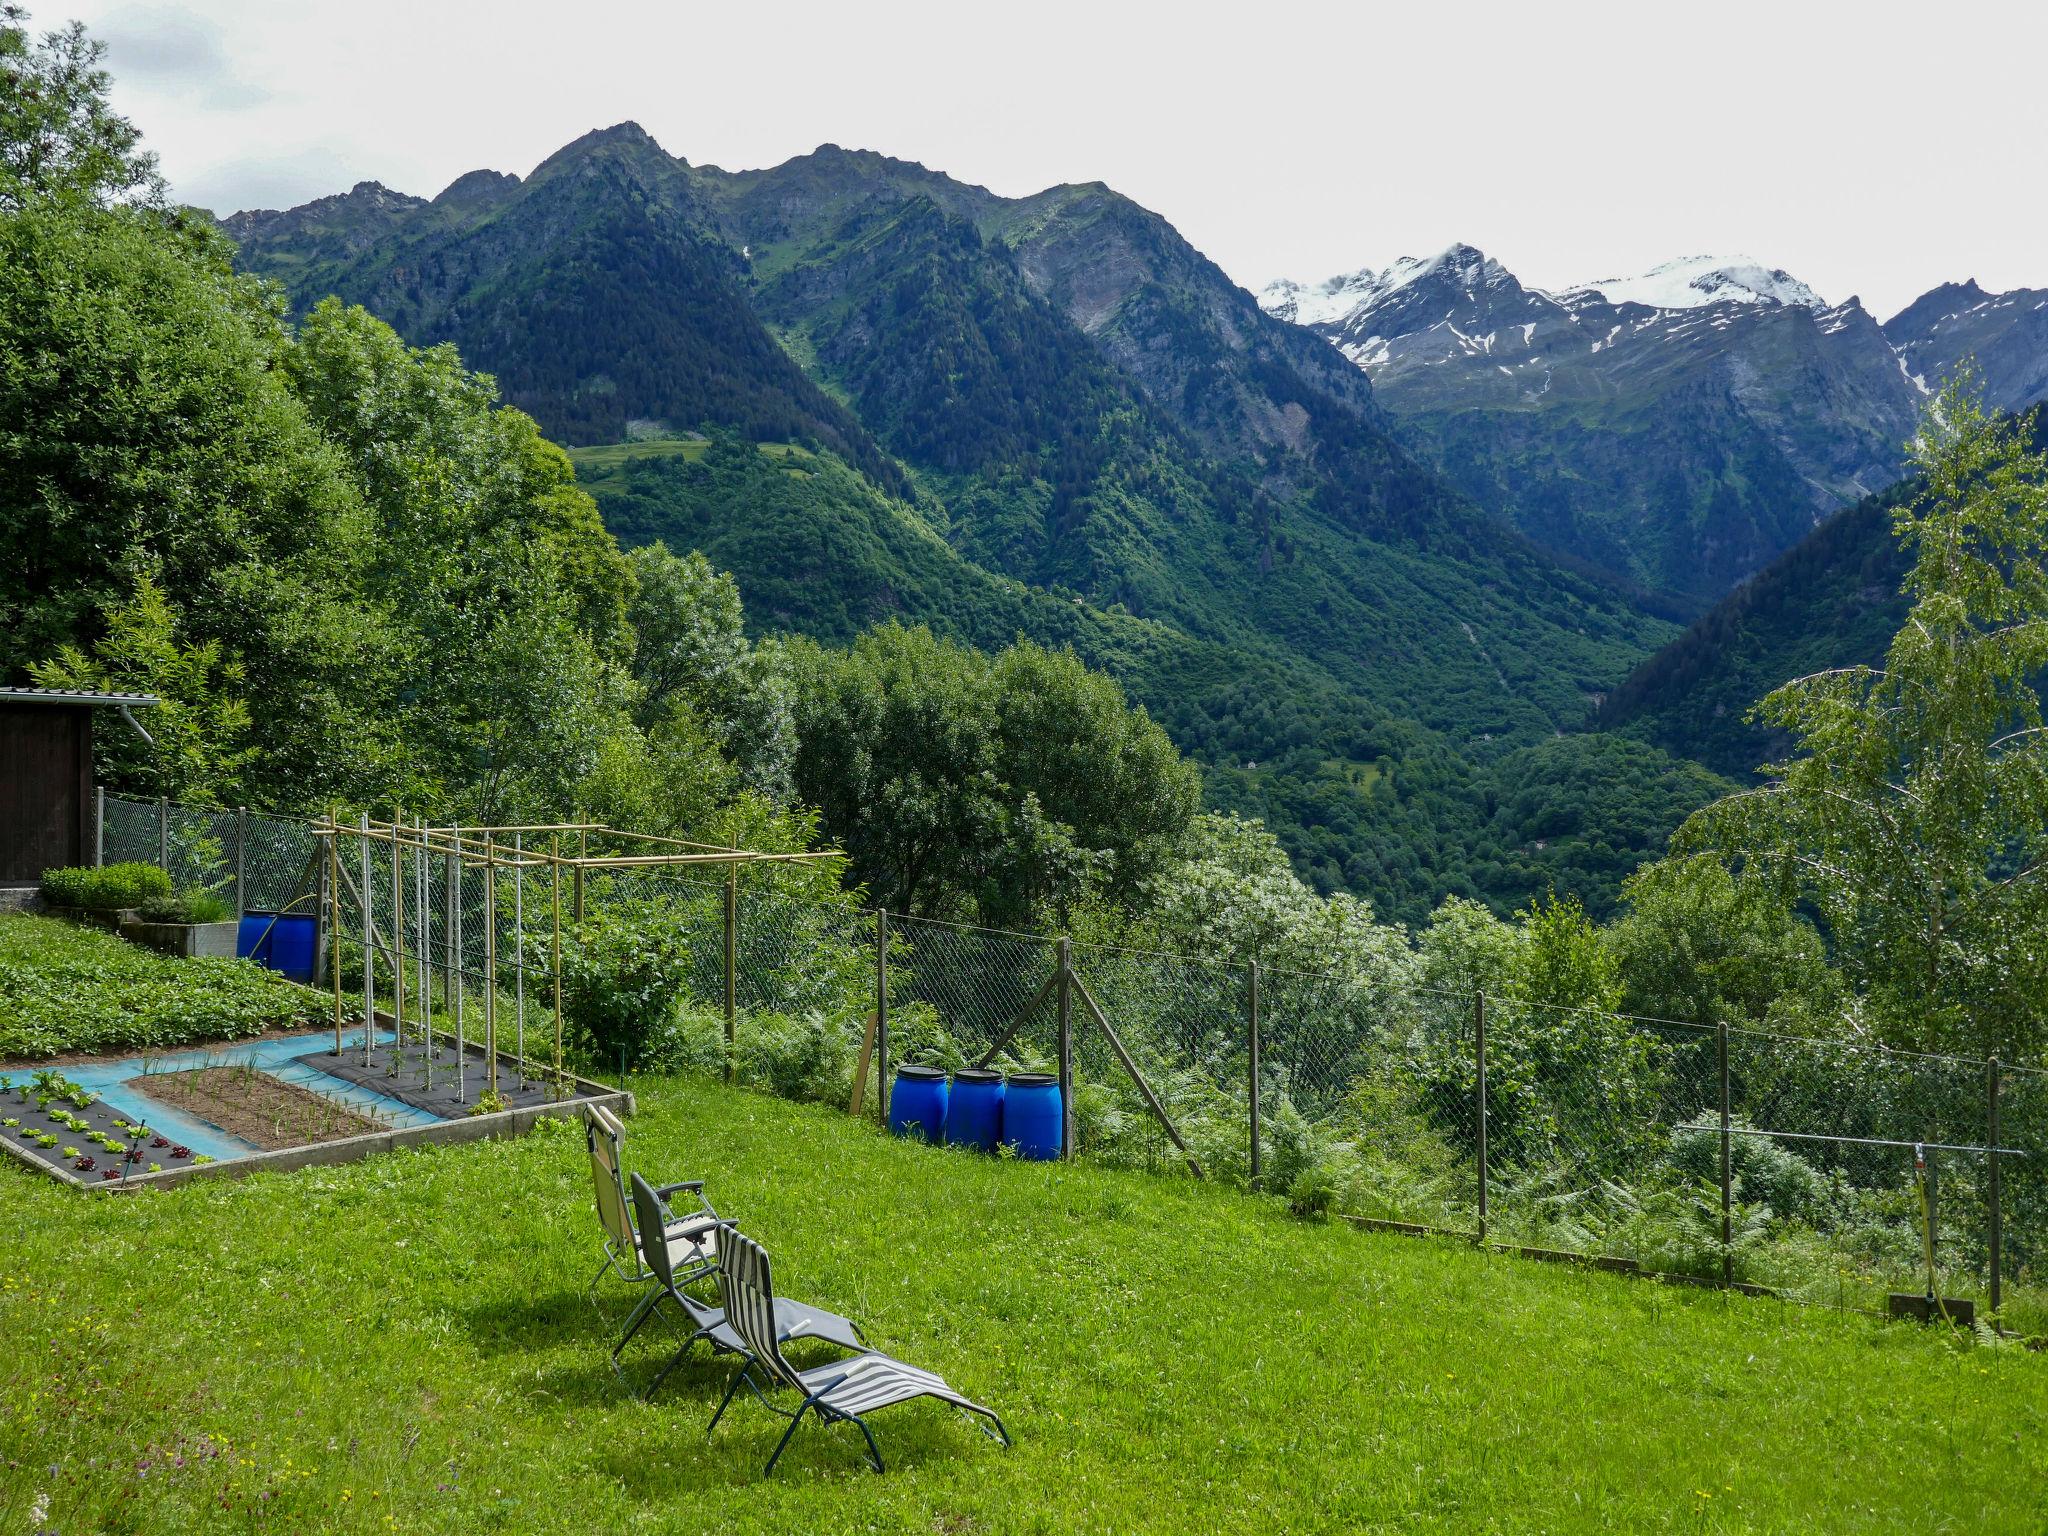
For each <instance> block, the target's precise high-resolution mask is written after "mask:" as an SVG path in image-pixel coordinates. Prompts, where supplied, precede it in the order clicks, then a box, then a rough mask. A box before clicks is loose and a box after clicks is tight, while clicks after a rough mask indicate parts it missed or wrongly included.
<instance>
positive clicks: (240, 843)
mask: <svg viewBox="0 0 2048 1536" xmlns="http://www.w3.org/2000/svg"><path fill="white" fill-rule="evenodd" d="M248 911H249V807H247V806H246V805H238V806H236V807H235V916H236V917H238V918H240V917H245V916H247V915H248Z"/></svg>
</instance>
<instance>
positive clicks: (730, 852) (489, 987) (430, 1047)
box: [313, 814, 845, 1103]
mask: <svg viewBox="0 0 2048 1536" xmlns="http://www.w3.org/2000/svg"><path fill="white" fill-rule="evenodd" d="M313 832H314V835H315V837H317V838H319V839H321V840H322V841H323V842H324V843H325V844H326V853H325V861H326V866H327V869H328V872H329V874H330V876H331V878H330V879H329V880H328V882H327V911H326V913H325V914H324V916H325V918H326V920H327V922H328V930H329V933H330V934H331V935H332V943H333V948H334V960H335V963H334V965H333V966H332V967H330V976H331V980H332V984H333V989H334V1049H335V1054H336V1055H339V1054H340V1053H341V1050H342V1032H343V1027H344V1026H343V1020H344V1017H345V1015H346V1013H347V1011H348V1010H347V1008H346V1007H345V1005H344V999H343V992H342V985H341V965H340V957H341V932H342V922H341V914H342V898H343V896H344V895H349V896H352V897H354V899H355V901H356V903H357V907H358V910H359V911H360V913H361V917H362V922H361V943H362V947H363V997H362V1024H363V1059H364V1061H365V1063H366V1064H367V1063H368V1061H369V1060H370V1054H371V1051H372V1048H373V1046H374V1042H375V1040H376V1033H377V1018H376V1015H377V1008H376V985H375V979H374V972H375V968H376V961H377V959H378V958H381V959H382V960H383V961H384V963H385V964H386V966H387V967H388V968H389V969H390V971H391V974H392V976H393V978H394V991H393V1010H392V1026H393V1041H392V1047H393V1058H394V1070H396V1064H397V1062H398V1061H399V1060H401V1059H402V1057H403V1054H404V1051H405V1048H406V1024H407V1022H408V1020H407V1018H406V1011H405V1010H406V1004H405V1001H404V997H405V987H406V981H405V977H406V964H407V958H408V957H407V954H406V939H407V934H406V926H407V924H406V917H407V915H408V914H407V913H406V912H405V910H404V907H405V904H406V901H407V896H406V894H405V885H406V884H407V882H406V881H405V880H404V879H403V878H402V876H401V871H402V869H403V866H404V864H405V860H406V856H407V854H408V853H409V854H410V855H411V856H412V859H413V861H414V886H413V891H412V895H411V902H412V905H413V909H414V910H413V912H412V913H411V914H410V915H411V917H412V919H413V928H414V933H413V946H412V947H413V951H414V953H413V956H412V958H413V959H415V960H416V961H417V962H418V965H419V968H420V994H419V998H418V1000H417V1002H416V1004H415V1009H414V1011H415V1014H416V1016H417V1017H416V1020H415V1021H413V1022H416V1024H417V1027H418V1029H419V1033H420V1045H421V1046H422V1049H423V1061H424V1062H425V1064H426V1071H427V1072H428V1074H429V1084H430V1085H431V1073H432V1071H433V1067H432V1062H433V1057H434V1023H433V1012H432V1006H431V1001H432V1000H431V983H430V980H429V976H430V972H431V968H432V967H433V965H434V963H435V962H434V959H433V939H432V923H433V917H432V913H431V910H430V907H431V903H430V902H429V901H428V899H427V898H426V896H425V894H424V893H425V891H426V889H427V887H428V884H429V877H428V874H427V867H428V866H427V861H428V860H439V861H441V863H442V866H443V869H444V874H445V879H446V882H447V893H446V894H447V910H446V912H445V913H444V915H443V918H442V928H443V934H442V939H443V943H444V946H445V949H446V957H445V959H444V960H443V961H442V962H441V968H442V973H443V987H444V990H443V995H444V998H446V999H447V1000H448V1002H449V1011H450V1012H452V1014H453V1023H454V1034H455V1047H456V1076H455V1084H456V1096H457V1099H458V1101H459V1102H464V1103H466V1102H468V1099H467V1094H468V1089H467V1078H466V1075H465V1072H464V1070H463V1069H464V1065H465V1063H466V1052H467V1049H468V1041H467V1038H466V1033H465V1025H464V1020H463V1013H462V1004H463V988H462V976H463V955H464V951H463V948H462V937H461V928H462V900H461V880H462V877H463V875H464V874H466V873H469V872H472V871H476V870H481V871H482V872H483V883H484V910H485V913H486V914H487V915H486V920H485V932H484V954H485V959H484V966H485V976H484V981H485V985H484V996H483V1010H484V1019H483V1027H484V1038H483V1041H482V1042H481V1043H482V1046H483V1051H484V1060H485V1073H486V1082H487V1088H486V1092H488V1093H490V1094H492V1095H496V1094H497V1092H498V1038H497V1022H498V1019H497V1015H498V987H499V982H500V980H501V979H502V978H501V975H500V971H501V966H502V960H503V957H502V954H501V952H500V946H499V944H498V882H499V877H500V875H501V873H505V874H509V875H510V877H511V884H512V913H513V919H514V923H515V925H516V926H517V929H518V932H519V934H520V942H519V944H518V946H517V958H516V960H515V961H514V963H513V969H514V971H515V973H516V977H515V981H514V990H513V996H514V1000H515V1001H514V1008H515V1018H516V1026H515V1027H516V1038H517V1046H516V1055H517V1057H518V1066H519V1074H520V1081H521V1086H522V1087H523V1086H525V1085H526V1081H527V1077H526V1073H527V1057H526V971H527V969H528V967H527V963H526V952H527V944H526V940H525V928H524V924H525V919H526V910H527V909H526V876H527V874H528V872H529V871H531V872H533V873H534V874H535V876H536V877H537V878H539V879H542V880H544V881H545V884H546V889H547V901H548V904H549V907H550V908H551V911H550V914H549V944H548V963H547V973H548V976H549V980H550V981H551V983H552V991H553V994H554V1044H553V1062H552V1065H551V1067H550V1068H549V1079H550V1081H551V1084H552V1086H553V1087H554V1089H555V1091H556V1092H557V1093H560V1092H561V1091H562V1086H563V1084H564V1083H565V1082H566V1081H567V1074H566V1072H565V1070H564V1063H563V1059H562V1058H563V1045H562V916H563V914H562V876H563V874H564V872H567V873H568V874H569V876H570V878H571V885H572V891H573V895H574V901H575V911H574V913H573V914H572V921H581V919H582V916H583V911H582V905H583V876H584V874H585V872H586V871H592V870H624V869H663V868H702V867H706V866H715V867H718V868H721V869H723V870H724V871H725V872H726V875H727V885H728V888H729V889H730V888H732V887H733V886H734V884H735V883H736V882H737V880H738V877H739V871H740V870H741V869H742V868H743V867H745V866H748V865H755V864H771V865H772V864H806V863H816V862H821V861H824V860H828V859H844V858H845V854H844V853H842V852H841V851H840V850H838V849H836V848H826V849H818V850H815V851H812V852H808V853H763V852H759V851H757V850H754V849H748V848H740V847H737V846H734V847H727V848H720V847H716V846H714V845H711V844H706V843H693V842H690V841H689V840H687V839H685V838H679V837H661V836H656V835H653V834H650V833H638V832H623V831H620V830H618V829H617V828H614V827H609V826H605V825H604V824H602V823H600V822H593V821H581V820H578V821H565V822H522V823H517V824H507V825H496V826H459V825H449V826H433V825H429V824H427V823H426V822H424V821H406V820H403V819H402V818H394V819H392V820H388V821H380V820H377V819H375V818H373V817H371V816H369V815H367V814H360V815H358V816H357V817H356V819H355V820H354V821H344V820H342V819H341V818H340V816H339V815H328V816H324V817H320V818H318V819H317V820H316V821H315V822H314V823H313ZM347 839H354V840H355V842H356V845H357V848H356V858H355V862H356V863H357V864H358V865H359V868H360V871H361V878H360V880H358V879H356V878H354V875H353V872H352V871H351V870H350V869H349V864H350V862H351V861H350V859H348V858H345V857H344V856H343V854H342V847H343V844H344V842H345V840H347ZM608 844H609V845H612V851H607V845H608ZM593 846H594V847H595V849H596V851H593ZM565 848H573V849H574V850H575V851H574V852H568V851H565ZM649 848H653V849H655V850H658V851H653V852H649V851H644V850H646V849H649ZM373 849H374V850H376V851H378V852H380V853H381V852H382V851H383V850H385V849H388V850H389V852H390V859H391V877H390V885H391V898H390V901H389V903H388V904H387V905H388V906H389V908H390V910H389V911H388V913H387V914H386V919H387V921H386V923H385V924H384V925H382V926H380V924H379V922H378V918H377V905H378V903H377V885H378V883H379V882H378V880H377V878H376V876H375V875H374V874H373V859H372V851H373Z"/></svg>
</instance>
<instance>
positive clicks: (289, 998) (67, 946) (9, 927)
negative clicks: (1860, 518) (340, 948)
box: [0, 913, 320, 1061]
mask: <svg viewBox="0 0 2048 1536" xmlns="http://www.w3.org/2000/svg"><path fill="white" fill-rule="evenodd" d="M309 1010H310V1011H309ZM319 1012H320V1010H319V1002H318V999H317V998H315V999H312V1000H311V1002H310V1003H309V1001H308V994H307V993H306V992H304V991H303V990H301V989H300V988H298V987H295V986H293V985H291V984H290V983H289V982H287V981H285V980H284V979H283V978H282V977H280V976H278V975H276V974H275V973H273V972H270V971H266V970H263V969H262V968H260V967H258V966H254V965H249V964H246V963H244V962H243V961H240V960H218V959H199V960H184V959H179V958H177V957H175V956H171V955H161V954H157V953H156V952H155V951H153V950H147V949H143V948H140V947H139V946H137V945H134V944H130V943H129V942H128V941H127V940H126V939H123V938H121V937H119V936H118V935H116V934H113V933H110V932H108V931H106V930H105V929H102V928H92V927H86V926H82V925H79V924H74V923H69V922H65V921H63V920H61V919H58V918H53V917H36V916H32V915H30V914H27V913H8V914H5V915H0V1061H24V1060H36V1059H40V1058H46V1057H50V1056H55V1055H59V1054H61V1053H63V1052H67V1051H137V1050H160V1049H163V1048H166V1047H170V1046H178V1045H190V1044H193V1043H196V1042H198V1041H202V1040H222V1039H233V1038H236V1037H238V1036H245V1035H255V1034H261V1033H262V1032H263V1031H264V1030H266V1029H274V1028H280V1027H283V1026H285V1025H289V1024H296V1023H299V1022H302V1021H304V1020H306V1019H308V1018H311V1019H312V1020H313V1021H315V1022H317V1021H318V1018H319Z"/></svg>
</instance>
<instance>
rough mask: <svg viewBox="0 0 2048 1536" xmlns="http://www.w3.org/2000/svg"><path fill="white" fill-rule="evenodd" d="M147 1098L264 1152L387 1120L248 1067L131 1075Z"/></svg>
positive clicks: (385, 1125) (383, 1125) (382, 1125)
mask: <svg viewBox="0 0 2048 1536" xmlns="http://www.w3.org/2000/svg"><path fill="white" fill-rule="evenodd" d="M137 1086H139V1087H140V1088H141V1090H142V1092H143V1093H145V1094H147V1095H148V1096H149V1097H150V1098H152V1099H156V1100H159V1101H160V1102H162V1103H165V1104H169V1105H171V1106H172V1107H174V1108H177V1109H182V1110H184V1111H185V1113H187V1114H189V1115H197V1116H199V1118H201V1119H202V1120H205V1121H208V1122H209V1123H211V1124H213V1125H217V1126H219V1127H220V1128H221V1129H222V1130H224V1131H226V1132H227V1133H228V1134H229V1135H230V1136H236V1137H239V1138H240V1139H241V1140H243V1141H246V1142H248V1143H250V1144H251V1145H252V1146H256V1147H260V1148H262V1149H263V1150H264V1151H266V1152H275V1151H277V1150H278V1149H279V1148H281V1147H307V1146H313V1145H316V1144H318V1143H320V1142H323V1141H342V1140H344V1139H346V1138H347V1137H350V1136H362V1135H365V1134H367V1133H369V1132H371V1131H381V1130H387V1129H389V1127H390V1122H388V1121H386V1120H382V1119H377V1118H374V1117H373V1114H371V1113H366V1112H364V1111H363V1110H359V1109H353V1108H351V1107H349V1106H348V1105H346V1104H343V1103H341V1102H340V1101H339V1100H336V1099H332V1098H329V1097H327V1096H326V1095H324V1094H321V1093H317V1092H315V1091H314V1090H312V1089H310V1088H303V1087H301V1086H300V1085H299V1084H297V1083H288V1082H286V1081H284V1079H282V1078H278V1077H273V1076H271V1075H270V1074H269V1073H268V1072H264V1071H261V1070H259V1069H257V1068H256V1067H254V1066H238V1067H188V1068H186V1069H185V1070H183V1071H181V1072H152V1073H149V1074H147V1075H145V1076H143V1077H141V1078H139V1079H137Z"/></svg>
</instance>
